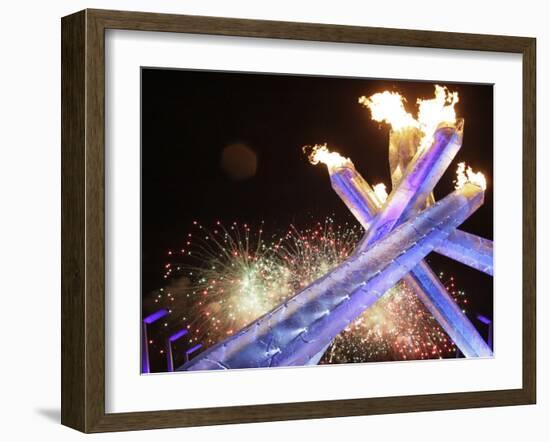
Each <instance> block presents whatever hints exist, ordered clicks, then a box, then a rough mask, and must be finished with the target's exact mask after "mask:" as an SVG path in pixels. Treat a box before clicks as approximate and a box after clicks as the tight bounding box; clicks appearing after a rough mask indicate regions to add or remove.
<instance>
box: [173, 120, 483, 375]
mask: <svg viewBox="0 0 550 442" xmlns="http://www.w3.org/2000/svg"><path fill="white" fill-rule="evenodd" d="M461 142H462V124H461V123H459V124H458V125H457V126H456V127H445V128H440V129H439V130H438V131H436V133H435V134H434V142H433V144H432V146H431V147H430V148H429V149H426V150H425V151H419V152H416V154H415V156H414V157H413V158H412V160H411V161H410V163H409V164H408V166H407V168H406V170H405V172H404V173H403V177H402V179H401V180H400V182H399V185H397V186H395V187H394V188H393V190H392V193H391V194H390V196H389V198H388V199H387V200H386V202H385V203H384V204H383V206H382V207H379V206H380V202H378V205H377V204H376V201H377V199H376V197H375V195H374V193H373V192H372V189H371V188H370V186H369V185H368V184H367V183H366V181H364V180H363V179H362V178H361V177H360V176H359V174H357V172H356V171H355V169H354V168H353V165H352V164H351V163H350V164H349V167H346V168H342V169H347V170H345V171H344V172H345V173H339V172H338V171H337V170H330V169H329V171H330V172H331V181H332V184H333V188H334V189H335V190H336V191H337V193H338V194H339V195H340V196H341V197H342V199H343V200H344V202H346V204H347V205H348V207H349V208H350V210H351V211H352V212H353V213H354V215H355V216H356V217H357V218H358V220H359V221H360V222H361V223H362V224H363V225H365V224H367V225H368V226H369V227H368V230H367V232H366V234H365V237H364V238H363V240H362V241H361V243H360V244H359V246H358V248H357V250H356V251H355V252H354V254H352V256H350V257H349V258H348V259H347V260H346V261H344V262H343V263H342V264H340V265H339V266H337V267H336V268H335V269H333V270H332V271H330V272H329V273H328V274H326V275H325V276H323V277H322V278H319V279H318V280H317V281H314V282H313V283H312V284H310V285H309V286H308V287H306V288H305V289H303V290H302V291H300V292H299V293H298V294H296V295H295V296H294V297H293V298H291V299H290V300H288V301H286V302H285V303H283V304H281V305H279V306H278V307H276V308H275V309H274V310H272V311H271V312H269V313H267V314H266V315H264V316H263V317H261V318H259V319H258V320H256V321H254V323H252V324H250V325H248V326H247V327H245V328H243V329H242V330H241V331H240V332H238V333H237V334H235V335H233V336H231V337H229V338H227V339H226V340H225V341H223V342H221V343H219V344H217V345H215V346H213V347H211V348H210V349H208V350H207V351H205V352H203V353H202V354H200V355H198V356H197V357H195V358H194V359H192V360H191V361H189V362H187V363H186V364H184V365H183V366H182V367H180V370H207V369H229V368H251V367H269V366H289V365H304V364H307V363H308V362H310V361H311V360H312V359H314V358H316V356H318V355H319V353H320V352H322V351H323V349H324V348H326V346H327V345H329V344H330V342H331V341H332V339H334V337H335V336H336V335H337V334H338V333H340V332H341V331H342V330H343V329H344V328H345V327H347V325H348V324H349V323H350V322H352V321H353V320H355V319H356V318H357V317H358V316H359V315H361V313H362V312H363V311H364V310H366V309H367V308H368V307H369V306H370V305H372V304H373V303H374V302H376V300H378V299H379V298H380V297H381V296H382V295H383V294H384V293H385V292H386V291H387V290H388V289H389V288H391V287H392V286H393V285H394V284H395V283H397V282H398V281H399V280H401V279H402V278H405V281H406V283H408V284H409V285H410V286H411V287H412V288H413V289H414V290H415V292H416V293H417V294H418V296H419V298H420V299H421V300H422V301H423V302H424V304H425V305H426V306H427V308H428V309H429V310H430V312H431V313H432V314H433V315H434V317H435V318H436V319H437V320H438V322H439V323H440V324H441V326H442V327H443V328H444V329H445V330H446V331H447V333H448V334H449V335H450V336H451V338H452V339H453V341H454V342H455V344H456V345H457V346H458V347H459V348H460V349H461V351H462V352H463V353H464V354H465V355H466V356H491V355H492V352H491V350H490V348H489V347H488V346H487V344H486V343H485V342H484V341H483V339H482V338H481V337H480V336H479V333H477V330H476V329H475V327H473V325H472V324H471V323H470V321H469V320H468V319H467V318H466V316H465V315H464V314H463V313H462V311H461V310H460V309H459V308H458V306H457V305H456V303H454V301H453V300H452V298H451V297H450V296H449V294H448V293H447V291H446V290H445V288H444V287H443V286H442V284H441V283H440V282H439V280H438V279H437V277H435V275H433V272H431V270H430V269H429V267H428V266H427V265H426V264H425V263H423V262H421V261H422V259H423V258H424V257H425V256H426V255H427V254H428V253H429V252H431V251H432V250H434V249H435V248H441V247H444V242H445V240H448V238H449V236H451V237H452V235H456V230H455V229H456V227H457V226H458V225H460V224H461V223H462V222H463V221H464V220H465V219H466V218H467V217H468V216H470V215H471V214H472V213H473V212H474V211H475V210H476V209H477V208H478V207H479V206H480V205H481V204H482V203H483V196H484V192H483V189H481V187H479V186H477V185H474V184H471V183H467V184H466V185H464V186H463V187H462V188H461V189H458V190H456V191H455V192H453V193H451V194H449V195H448V196H447V197H445V198H444V199H442V200H440V201H438V202H437V203H435V204H433V205H431V206H430V207H427V208H425V209H424V210H422V211H421V212H420V213H419V211H420V210H421V209H422V208H424V206H425V204H426V203H425V202H426V201H427V200H428V197H429V195H430V194H431V192H432V190H433V187H434V186H435V184H436V183H437V182H438V181H439V179H440V178H441V176H442V174H443V173H444V171H445V170H446V169H447V167H448V166H449V165H450V163H451V161H452V159H453V158H454V156H455V155H456V152H457V151H458V149H459V148H460V146H461ZM350 171H351V172H350ZM354 172H355V173H354ZM346 176H348V177H353V179H351V180H350V179H347V180H346V179H345V178H346ZM335 183H336V184H335ZM338 183H340V184H341V186H340V185H338ZM355 184H358V185H355ZM343 189H347V190H350V192H349V193H346V192H345V191H344V190H343ZM410 272H412V273H410Z"/></svg>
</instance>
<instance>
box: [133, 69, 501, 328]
mask: <svg viewBox="0 0 550 442" xmlns="http://www.w3.org/2000/svg"><path fill="white" fill-rule="evenodd" d="M435 83H437V84H441V85H442V86H448V87H449V89H450V90H452V91H457V92H458V93H459V96H460V102H459V103H458V104H457V105H456V110H457V116H459V117H463V118H465V129H464V142H463V145H462V149H461V150H460V151H459V153H458V155H457V157H456V158H455V161H454V162H453V164H452V165H451V167H450V168H449V170H448V171H447V173H446V174H445V175H444V177H443V179H442V180H441V181H440V183H439V184H438V186H437V187H436V189H435V194H436V199H437V198H441V197H443V196H445V195H446V194H448V193H449V192H451V191H452V190H453V187H454V184H453V180H454V178H455V171H456V164H457V163H458V162H460V161H466V163H467V164H468V165H470V166H471V167H472V168H473V169H474V170H476V171H477V170H480V171H482V172H483V173H484V174H485V176H486V178H487V180H488V189H487V191H486V193H485V204H484V205H483V206H482V207H481V209H479V210H478V211H477V212H476V213H475V214H474V215H473V216H472V217H470V218H469V219H468V220H467V221H466V222H465V223H464V224H463V225H462V226H461V229H463V230H465V231H468V232H471V233H475V234H477V235H480V236H483V237H485V238H488V239H493V200H492V190H493V189H492V187H491V186H492V176H493V88H492V86H491V85H476V84H450V83H442V82H433V81H430V82H417V81H415V82H409V81H397V80H371V79H355V78H342V77H340V78H331V77H312V76H295V75H280V74H277V75H269V74H255V73H250V74H249V73H246V74H243V73H226V72H209V71H186V70H166V69H147V68H143V69H142V91H141V93H142V125H141V127H142V146H141V149H142V182H141V185H142V207H141V209H142V296H143V297H144V300H146V298H147V296H148V294H149V293H150V292H151V291H152V290H155V289H158V288H159V287H161V286H162V285H163V279H162V275H163V269H162V266H163V264H164V263H165V261H166V252H167V250H169V249H171V248H177V247H178V246H179V245H180V244H182V243H183V241H184V239H185V235H186V233H187V231H188V230H189V227H190V226H191V224H192V222H193V221H194V220H200V222H202V223H203V224H206V225H208V224H213V223H214V222H216V221H217V220H221V221H222V222H224V223H227V224H229V223H231V222H233V221H239V222H247V223H250V224H253V225H254V224H256V225H257V224H259V223H260V222H261V221H264V222H265V230H266V231H271V230H273V231H274V230H276V229H277V228H280V227H281V226H283V228H284V226H288V225H289V224H290V223H296V224H298V225H305V224H307V223H309V222H310V221H311V220H316V221H317V220H323V219H324V218H325V217H326V216H327V215H333V216H334V218H335V220H337V221H340V222H344V221H350V222H352V221H353V217H352V216H351V214H350V213H349V211H348V209H347V208H346V207H345V205H344V204H343V203H342V202H341V200H340V199H339V198H338V196H337V195H336V193H335V192H334V191H333V190H332V189H331V187H330V181H329V178H328V174H327V170H326V168H325V167H324V166H322V165H317V166H312V165H311V164H309V162H308V161H307V158H306V156H305V155H304V153H303V152H302V146H304V145H311V144H315V143H325V142H327V143H328V145H329V148H330V149H331V150H335V151H337V152H339V153H340V154H342V155H344V156H346V157H349V158H350V159H351V160H352V161H353V163H354V164H355V167H356V168H357V170H358V171H359V173H361V174H362V175H363V176H364V177H365V179H366V180H367V181H368V182H369V183H371V185H372V184H375V183H378V182H384V183H385V184H386V186H387V187H388V191H389V190H390V184H391V181H390V175H389V165H388V126H387V125H384V124H379V123H377V122H374V121H372V120H371V118H370V113H369V111H368V110H367V109H366V108H364V107H363V106H361V105H359V104H358V102H357V100H358V98H359V97H360V96H363V95H366V96H370V95H372V94H374V93H376V92H382V91H383V90H392V91H396V92H399V93H401V94H402V95H403V96H404V97H405V98H406V99H407V104H406V107H407V110H408V111H409V112H411V113H413V115H416V113H415V112H416V99H417V98H433V94H434V84H435ZM228 146H229V147H228ZM255 166H256V167H255ZM250 175H251V176H250ZM427 260H428V262H429V263H430V265H431V266H432V268H433V269H434V270H435V271H437V272H438V271H445V272H447V273H452V274H453V275H455V277H456V280H457V282H458V284H459V286H460V287H461V288H462V289H464V290H465V291H466V292H467V293H468V295H469V297H468V299H469V301H470V311H469V312H470V313H471V314H472V315H475V314H477V313H480V314H483V315H486V316H488V317H489V318H492V317H493V295H492V292H493V284H492V278H491V277H489V276H487V275H485V274H483V273H480V272H477V271H475V270H473V269H470V268H468V267H466V266H463V265H461V264H458V263H456V262H454V261H452V260H449V259H447V258H444V257H441V256H439V255H436V254H431V255H429V256H428V258H427ZM145 305H146V303H145V302H144V309H143V310H144V311H143V314H144V315H145V314H148V313H150V311H148V309H147V308H145ZM474 323H475V321H474ZM476 325H477V324H476ZM480 330H481V329H480ZM484 333H485V332H484Z"/></svg>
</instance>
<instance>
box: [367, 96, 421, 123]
mask: <svg viewBox="0 0 550 442" xmlns="http://www.w3.org/2000/svg"><path fill="white" fill-rule="evenodd" d="M405 102H406V100H405V98H403V97H402V96H401V95H400V94H399V93H397V92H389V91H384V92H379V93H377V94H374V95H371V96H370V97H369V98H367V97H364V96H363V97H360V98H359V103H360V104H362V105H364V106H365V107H368V108H369V110H370V113H371V116H372V119H373V120H374V121H378V122H380V123H381V122H383V121H385V122H386V123H388V124H389V125H390V126H391V127H392V129H393V130H401V129H404V128H407V127H418V122H417V121H416V120H415V119H414V118H413V116H412V115H411V114H410V113H408V112H407V111H406V110H405V106H404V103H405Z"/></svg>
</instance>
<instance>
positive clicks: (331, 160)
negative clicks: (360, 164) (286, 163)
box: [304, 143, 352, 169]
mask: <svg viewBox="0 0 550 442" xmlns="http://www.w3.org/2000/svg"><path fill="white" fill-rule="evenodd" d="M305 150H306V148H304V151H305ZM308 159H309V162H310V163H311V164H319V163H323V164H325V165H326V166H327V167H328V168H329V169H336V168H338V167H345V166H349V165H351V164H352V163H351V160H350V159H349V158H345V157H343V156H342V155H340V154H339V153H338V152H331V151H329V150H328V147H327V144H326V143H325V144H316V145H315V146H313V148H312V150H311V153H310V154H309V155H308Z"/></svg>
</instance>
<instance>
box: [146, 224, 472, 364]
mask: <svg viewBox="0 0 550 442" xmlns="http://www.w3.org/2000/svg"><path fill="white" fill-rule="evenodd" d="M362 235H363V230H362V229H361V228H360V227H359V226H357V225H354V224H336V223H335V222H334V221H333V220H332V219H330V218H327V219H326V220H325V221H324V222H317V223H314V224H313V225H312V226H310V227H306V228H299V227H297V226H294V225H291V226H289V227H288V229H286V230H285V231H284V232H281V233H279V234H273V235H269V236H266V234H265V232H264V226H263V224H262V225H260V226H255V227H253V226H250V225H248V224H238V223H232V224H231V225H229V226H228V227H226V226H224V225H223V224H222V223H221V222H217V223H216V224H215V225H214V227H213V228H206V227H204V226H203V225H202V224H200V223H199V222H194V224H193V231H192V232H191V233H189V234H188V235H187V239H186V241H185V243H184V246H183V247H182V248H181V249H180V250H178V251H175V250H171V251H169V252H168V257H169V259H170V262H168V263H166V265H165V266H164V278H165V279H166V282H167V284H166V286H165V287H163V288H162V289H160V290H159V291H157V292H156V293H154V294H153V300H154V303H155V307H159V308H160V307H165V308H168V310H169V318H170V319H168V320H167V321H166V322H165V324H166V326H168V325H170V327H173V326H176V325H177V326H178V327H179V328H181V327H185V328H187V330H189V333H188V338H186V339H187V341H188V344H189V345H191V344H193V345H194V344H197V343H200V344H202V345H203V347H204V348H208V347H210V346H212V345H214V344H216V343H217V342H220V341H221V340H223V339H224V338H226V337H227V336H230V335H232V334H233V333H235V332H237V331H239V330H240V329H242V328H243V327H244V326H246V325H248V324H249V323H251V322H252V321H254V320H256V319H257V318H258V317H260V316H262V315H263V314H265V313H267V312H268V311H270V310H271V309H273V308H274V307H276V306H277V305H279V304H281V303H282V302H284V301H285V300H286V299H288V298H289V297H291V296H293V295H294V294H295V293H296V292H298V291H299V290H300V289H302V288H304V287H306V286H307V285H309V284H310V283H311V282H313V281H315V280H316V279H317V278H319V277H321V276H323V275H325V274H326V273H327V272H328V271H330V270H331V269H332V268H334V267H335V266H337V265H338V264H339V263H341V262H342V261H343V260H344V259H345V258H346V257H347V256H349V255H350V254H351V253H352V252H353V250H354V249H355V247H356V245H357V244H358V243H359V241H360V239H361V237H362ZM455 294H456V295H457V296H463V295H462V294H461V293H459V292H456V293H455ZM455 298H456V296H455ZM454 355H455V347H454V344H453V343H452V341H451V340H450V339H449V338H448V336H447V335H446V334H445V332H443V331H442V330H441V328H440V327H439V325H438V324H437V322H436V321H435V320H434V319H433V318H432V316H431V315H430V314H429V312H427V311H426V310H425V308H424V306H423V305H422V303H421V302H420V301H419V300H418V299H417V297H416V295H415V294H414V293H413V292H411V291H410V290H408V289H407V288H406V286H405V285H403V284H398V285H396V286H395V287H394V288H392V289H391V290H390V291H389V293H387V294H386V295H385V296H384V297H382V298H381V299H380V300H379V301H378V302H377V303H376V304H375V305H374V306H373V307H372V308H370V309H368V310H367V311H366V312H365V313H363V315H361V316H360V317H359V318H358V319H357V320H356V321H354V322H353V323H352V324H350V326H349V327H348V328H347V329H346V330H345V331H344V332H342V333H341V334H340V335H339V336H338V337H337V338H336V339H335V340H334V342H333V343H332V344H331V346H330V347H329V349H328V351H327V352H326V353H325V356H324V357H323V359H322V360H321V363H346V362H367V361H385V360H403V359H427V358H441V357H454Z"/></svg>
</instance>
